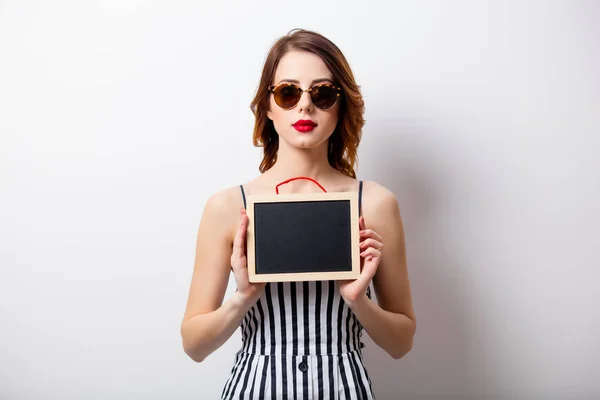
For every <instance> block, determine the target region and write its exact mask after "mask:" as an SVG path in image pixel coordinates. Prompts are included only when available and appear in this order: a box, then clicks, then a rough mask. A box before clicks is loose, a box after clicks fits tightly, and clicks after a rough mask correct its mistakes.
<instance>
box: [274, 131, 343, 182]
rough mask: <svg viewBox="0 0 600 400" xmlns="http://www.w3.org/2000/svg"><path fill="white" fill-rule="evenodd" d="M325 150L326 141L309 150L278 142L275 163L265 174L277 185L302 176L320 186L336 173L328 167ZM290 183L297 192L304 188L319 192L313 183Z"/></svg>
mask: <svg viewBox="0 0 600 400" xmlns="http://www.w3.org/2000/svg"><path fill="white" fill-rule="evenodd" d="M327 150H328V142H327V141H326V142H324V143H323V144H322V145H320V146H318V147H315V148H311V149H299V148H295V147H292V146H289V145H288V144H287V143H285V142H284V141H280V142H279V150H278V152H277V161H276V162H275V164H274V165H273V167H271V169H269V171H267V172H268V174H269V175H270V177H271V179H273V180H274V181H277V183H279V182H282V181H284V180H287V179H291V178H296V177H299V176H304V177H308V178H312V179H314V180H316V181H317V182H319V183H320V184H324V183H323V182H327V181H328V180H329V179H331V178H332V177H333V176H334V175H336V174H337V173H338V172H337V170H336V169H335V168H333V167H332V166H331V165H329V161H328V159H327ZM291 183H293V187H294V188H296V189H298V190H302V189H301V188H304V187H314V188H316V189H317V190H319V189H318V187H317V186H315V184H314V183H312V182H309V181H306V180H297V181H293V182H291ZM288 185H289V184H288ZM288 185H286V186H288ZM309 190H310V189H309Z"/></svg>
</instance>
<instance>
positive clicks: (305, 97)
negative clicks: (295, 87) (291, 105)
mask: <svg viewBox="0 0 600 400" xmlns="http://www.w3.org/2000/svg"><path fill="white" fill-rule="evenodd" d="M312 105H313V104H312V100H311V98H310V93H308V92H306V91H304V92H302V96H300V101H299V102H298V111H305V112H310V111H311V109H312Z"/></svg>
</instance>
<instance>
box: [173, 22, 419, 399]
mask: <svg viewBox="0 0 600 400" xmlns="http://www.w3.org/2000/svg"><path fill="white" fill-rule="evenodd" d="M251 108H252V111H253V112H254V115H255V117H256V122H255V126H254V144H255V145H256V146H261V147H263V148H264V158H263V160H262V163H261V165H260V168H259V169H260V172H261V175H259V176H258V177H257V178H255V179H254V180H252V181H250V182H248V183H245V184H243V185H240V186H235V187H231V188H227V189H224V190H222V191H220V192H218V193H215V194H213V195H212V196H211V197H210V198H209V200H208V201H207V203H206V205H205V208H204V213H203V216H202V220H201V222H200V227H199V230H198V241H197V248H196V259H195V265H194V273H193V277H192V282H191V287H190V292H189V298H188V303H187V308H186V312H185V316H184V319H183V322H182V326H181V334H182V338H183V347H184V349H185V352H186V353H187V354H188V355H189V356H190V357H191V358H192V359H193V360H195V361H197V362H200V361H202V360H204V358H206V357H207V356H208V355H209V354H210V353H212V352H213V351H215V350H216V349H217V348H219V347H220V346H221V345H222V344H223V343H224V342H225V341H226V340H227V339H229V337H230V336H231V335H232V334H233V332H234V331H235V330H236V329H237V327H238V326H240V327H241V331H242V347H241V349H240V351H239V352H238V353H237V356H236V358H235V362H234V365H233V367H232V370H231V374H230V376H229V379H228V381H227V382H226V384H225V387H224V388H223V392H222V399H265V398H268V399H313V398H314V399H317V398H319V399H321V398H326V399H372V398H374V396H373V392H372V387H371V381H370V379H369V376H368V374H367V370H366V368H365V366H364V364H363V359H362V353H361V348H362V347H363V344H362V342H361V340H360V339H361V333H362V329H363V328H364V329H366V330H367V332H368V334H369V336H370V337H371V338H372V339H373V341H374V342H375V343H376V344H377V345H379V346H380V347H381V348H382V349H384V350H385V351H386V352H387V353H389V354H390V356H392V357H393V358H400V357H402V356H403V355H405V354H406V353H407V352H408V351H409V350H410V349H411V347H412V344H413V336H414V334H415V329H416V325H415V314H414V311H413V306H412V301H411V294H410V286H409V280H408V274H407V267H406V255H405V248H404V233H403V227H402V219H401V217H400V210H399V205H398V202H397V200H396V197H395V196H394V194H393V193H392V192H390V191H389V190H388V189H386V188H384V187H383V186H381V185H379V184H377V183H375V182H372V181H368V182H364V184H363V182H362V181H357V180H356V178H355V176H356V175H355V172H354V164H355V161H356V153H357V147H358V144H359V142H360V137H361V129H362V126H363V124H364V120H363V110H364V106H363V100H362V96H361V94H360V91H359V88H358V86H357V84H356V82H355V81H354V77H353V74H352V71H351V70H350V67H349V65H348V62H347V61H346V59H345V57H344V55H343V54H342V53H341V51H340V50H339V49H338V48H337V47H336V46H335V45H334V44H333V43H332V42H331V41H329V40H328V39H327V38H325V37H323V36H322V35H320V34H317V33H315V32H311V31H306V30H294V31H292V32H290V33H289V34H288V35H286V36H284V37H282V38H280V39H279V40H278V41H277V42H276V43H275V44H274V45H273V47H272V48H271V50H270V52H269V55H268V57H267V60H266V62H265V65H264V69H263V73H262V77H261V80H260V85H259V87H258V89H257V93H256V96H255V98H254V100H253V101H252V104H251ZM294 177H309V178H311V179H314V180H316V181H317V182H318V183H319V184H320V185H321V186H323V187H324V188H326V190H327V191H328V192H344V191H359V198H360V202H359V203H360V206H359V210H360V214H361V216H360V222H359V226H360V229H361V231H360V237H361V240H360V243H361V245H360V247H361V261H362V262H361V275H360V277H359V278H358V279H356V280H352V281H335V282H334V281H316V282H314V281H311V282H285V283H268V284H264V283H249V281H248V272H247V268H246V249H245V240H246V228H247V226H248V217H247V215H246V213H245V209H244V206H245V203H246V195H248V194H262V193H274V192H275V187H276V186H277V185H278V184H279V183H281V182H283V181H285V180H288V179H290V178H294ZM319 190H320V189H319V187H318V186H316V185H315V184H314V183H313V182H311V181H310V180H302V179H299V180H293V181H291V182H289V183H286V184H284V185H282V186H281V189H280V193H309V192H313V191H319ZM384 241H385V250H383V243H384ZM282 262H285V260H282ZM231 271H232V272H233V274H234V277H235V281H236V284H237V291H236V292H235V294H233V295H232V296H231V298H229V299H228V300H227V301H225V302H223V297H224V293H225V290H226V288H227V283H228V278H229V274H230V272H231ZM371 282H372V285H373V288H374V290H375V294H376V297H377V303H376V302H374V301H371V296H370V285H371Z"/></svg>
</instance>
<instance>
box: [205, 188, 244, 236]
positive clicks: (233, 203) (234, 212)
mask: <svg viewBox="0 0 600 400" xmlns="http://www.w3.org/2000/svg"><path fill="white" fill-rule="evenodd" d="M243 205H244V203H243V198H242V193H241V189H240V187H239V186H231V187H227V188H224V189H221V190H219V191H217V192H215V193H213V194H212V195H211V196H210V197H209V198H208V199H207V200H206V204H205V205H204V211H203V219H204V220H206V221H207V222H209V223H211V224H213V225H218V226H219V227H220V228H221V229H225V230H226V231H227V232H228V233H230V236H231V238H233V237H234V236H235V229H236V226H237V222H238V220H239V215H240V214H239V210H240V208H241V207H243Z"/></svg>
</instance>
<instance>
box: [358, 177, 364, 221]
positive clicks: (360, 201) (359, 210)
mask: <svg viewBox="0 0 600 400" xmlns="http://www.w3.org/2000/svg"><path fill="white" fill-rule="evenodd" d="M362 188H363V181H359V182H358V215H359V216H361V215H362Z"/></svg>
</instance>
